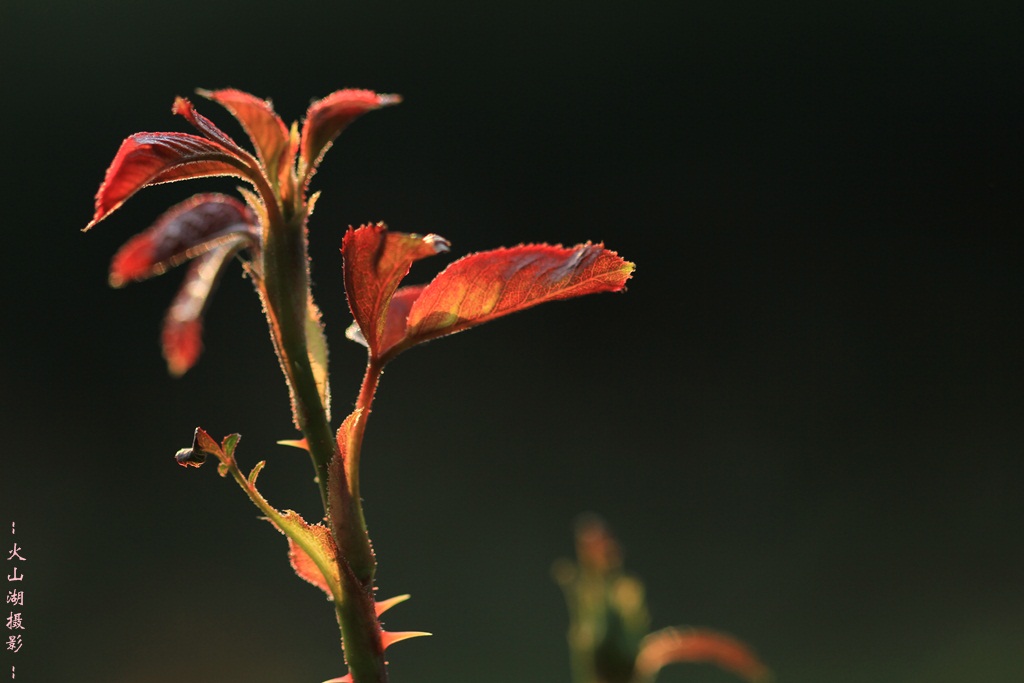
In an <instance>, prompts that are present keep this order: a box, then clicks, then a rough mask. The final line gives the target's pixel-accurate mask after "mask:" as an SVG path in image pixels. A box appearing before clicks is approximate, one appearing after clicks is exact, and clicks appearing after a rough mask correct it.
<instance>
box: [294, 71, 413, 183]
mask: <svg viewBox="0 0 1024 683" xmlns="http://www.w3.org/2000/svg"><path fill="white" fill-rule="evenodd" d="M401 101H402V98H401V97H400V96H398V95H378V94H377V93H375V92H373V91H372V90H351V89H350V90H338V91H336V92H333V93H331V94H330V95H328V96H327V97H325V98H323V99H322V100H317V101H316V102H314V103H313V104H311V105H310V107H309V109H308V110H307V111H306V120H305V122H304V123H303V124H302V137H301V139H302V143H301V148H300V149H301V157H300V158H301V159H302V163H303V164H304V168H305V177H304V178H303V179H302V180H303V182H304V183H308V182H309V178H310V177H311V176H312V175H313V173H314V172H315V171H316V167H317V165H318V164H319V163H320V160H321V159H322V158H323V156H324V154H326V153H327V150H328V148H330V146H331V143H333V142H334V138H336V137H338V134H339V133H341V131H342V130H344V128H345V127H346V126H348V124H350V123H352V122H353V121H355V120H356V119H357V118H359V117H360V116H362V115H363V114H365V113H366V112H368V111H373V110H374V109H379V108H381V107H386V106H388V105H391V104H398V103H399V102H401Z"/></svg>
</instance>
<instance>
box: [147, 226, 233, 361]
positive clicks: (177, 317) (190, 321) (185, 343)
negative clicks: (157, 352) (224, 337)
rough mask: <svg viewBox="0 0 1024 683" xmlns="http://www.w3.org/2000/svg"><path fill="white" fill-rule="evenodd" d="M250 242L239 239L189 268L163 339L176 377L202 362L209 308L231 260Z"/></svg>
mask: <svg viewBox="0 0 1024 683" xmlns="http://www.w3.org/2000/svg"><path fill="white" fill-rule="evenodd" d="M246 241H247V240H246V239H245V238H241V237H235V238H234V239H232V241H230V242H226V243H224V244H221V245H220V246H217V247H215V248H214V249H213V250H211V251H208V252H206V253H205V254H203V255H202V256H199V257H198V258H196V259H195V260H194V261H193V262H192V264H191V265H190V266H189V269H188V272H187V273H186V274H185V281H184V282H183V283H182V285H181V289H180V290H178V294H177V296H175V297H174V301H173V303H171V307H170V308H169V309H168V310H167V315H166V317H165V318H164V327H163V334H162V336H161V341H162V346H163V351H164V358H165V359H166V360H167V368H168V370H169V371H170V373H171V374H172V375H175V376H181V375H183V374H185V372H187V371H188V369H189V368H191V367H192V366H193V365H195V363H196V360H198V359H199V354H200V353H201V352H202V350H203V342H202V332H203V313H204V312H205V310H206V304H207V302H208V301H209V298H210V294H211V293H212V292H213V290H214V288H215V287H216V286H217V282H218V281H219V280H220V276H221V273H222V272H223V271H224V266H225V264H226V263H227V261H228V259H230V258H231V257H232V256H234V255H235V254H236V253H237V252H238V250H239V249H242V248H243V247H244V246H245V244H246Z"/></svg>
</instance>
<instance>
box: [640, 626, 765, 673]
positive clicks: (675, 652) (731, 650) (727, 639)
mask: <svg viewBox="0 0 1024 683" xmlns="http://www.w3.org/2000/svg"><path fill="white" fill-rule="evenodd" d="M673 662H706V663H709V664H715V665H717V666H719V667H721V668H722V669H725V670H726V671H731V672H733V673H734V674H736V675H738V676H741V677H743V678H745V679H747V680H748V681H751V683H757V682H759V681H766V680H769V679H770V673H769V671H768V668H767V667H766V666H765V665H764V664H762V663H761V661H760V660H759V659H758V658H757V657H756V656H755V655H754V653H753V652H751V651H750V649H749V648H748V647H747V646H746V645H744V644H743V643H741V642H740V641H738V640H736V639H735V638H733V637H731V636H727V635H725V634H724V633H716V632H715V631H710V630H707V629H686V630H680V629H675V628H666V629H662V630H661V631H656V632H655V633H652V634H650V635H648V636H647V637H646V638H644V640H643V642H642V643H641V645H640V654H639V655H638V656H637V659H636V668H637V671H638V672H639V673H640V674H641V675H643V676H645V677H653V676H654V675H655V674H657V672H658V671H659V670H660V669H661V668H662V667H664V666H666V665H668V664H671V663H673Z"/></svg>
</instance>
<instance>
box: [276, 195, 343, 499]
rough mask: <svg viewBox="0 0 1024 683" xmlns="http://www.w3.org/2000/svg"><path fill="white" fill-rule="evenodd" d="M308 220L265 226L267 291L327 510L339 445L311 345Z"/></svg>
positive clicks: (295, 404)
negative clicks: (308, 340) (308, 337)
mask: <svg viewBox="0 0 1024 683" xmlns="http://www.w3.org/2000/svg"><path fill="white" fill-rule="evenodd" d="M305 220H306V216H305V213H302V212H299V213H296V214H294V215H293V216H292V217H291V219H290V220H288V221H287V222H285V221H282V223H281V225H275V226H271V229H269V230H267V231H266V236H265V239H264V245H263V294H264V297H265V299H266V300H265V307H266V309H267V310H266V313H267V316H268V318H269V320H270V325H271V335H272V336H273V338H274V343H275V346H276V347H277V352H278V357H279V358H280V361H281V368H282V370H283V371H284V374H285V378H286V379H287V381H288V388H289V391H290V393H291V401H292V411H293V414H294V417H295V421H296V426H297V427H298V428H299V429H300V430H301V431H302V433H303V435H304V436H305V437H306V443H307V448H308V450H309V455H310V458H311V459H312V460H313V468H314V469H315V470H316V481H317V484H318V485H319V488H320V499H321V502H322V503H323V506H324V513H325V515H326V514H328V512H329V500H330V496H329V493H328V486H329V478H330V477H329V474H328V468H329V466H330V462H331V460H332V459H333V458H334V453H335V451H336V450H337V444H336V443H335V440H334V433H333V431H332V430H331V425H330V422H329V420H328V418H327V409H326V407H325V406H324V404H323V401H322V400H321V398H320V390H319V388H318V387H317V384H316V378H315V376H314V374H313V367H312V365H311V363H310V360H309V352H308V350H307V349H308V347H307V343H306V316H307V315H308V314H309V313H308V308H307V307H308V302H309V297H310V287H309V258H308V256H307V247H306V226H305Z"/></svg>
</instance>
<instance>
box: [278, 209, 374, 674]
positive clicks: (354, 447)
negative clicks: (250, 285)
mask: <svg viewBox="0 0 1024 683" xmlns="http://www.w3.org/2000/svg"><path fill="white" fill-rule="evenodd" d="M305 219H306V213H305V211H296V212H293V214H292V215H291V216H289V217H288V218H287V219H286V220H284V219H283V220H282V223H281V225H273V226H271V229H269V230H267V231H266V234H265V236H264V245H263V286H262V293H263V296H264V305H265V308H266V313H267V316H268V319H269V321H270V326H271V336H272V337H273V339H274V344H275V346H276V347H277V352H278V357H279V358H280V361H281V367H282V369H283V371H284V374H285V377H286V379H287V381H288V387H289V391H290V393H291V400H292V410H293V414H294V418H295V422H296V426H297V427H298V428H299V429H300V430H302V433H303V435H304V436H305V437H306V444H307V448H308V450H309V454H310V457H311V459H312V461H313V466H314V469H315V470H316V480H317V483H318V485H319V488H320V497H321V499H322V501H323V504H324V512H325V515H326V516H327V517H329V518H330V520H331V528H332V534H333V535H334V540H335V543H336V544H337V546H338V565H339V567H338V569H339V574H340V578H341V595H340V600H335V606H336V610H337V614H338V622H339V626H340V627H341V634H342V643H343V648H344V651H345V659H346V662H347V663H348V666H349V671H350V672H351V673H352V676H353V679H354V681H355V683H386V681H387V669H386V666H385V662H384V649H383V645H382V643H381V635H380V634H381V631H380V623H379V621H378V620H377V613H376V609H375V603H374V599H373V579H374V573H375V570H376V560H375V559H374V555H373V549H372V546H371V545H370V538H369V535H368V534H367V531H366V522H365V519H364V516H363V509H362V502H361V501H360V499H359V496H358V490H359V487H358V459H359V451H360V449H361V446H362V437H363V433H364V431H365V423H366V418H367V416H368V415H369V411H370V404H371V403H372V401H373V394H374V392H375V390H376V384H377V378H378V377H379V376H380V369H379V368H377V369H376V370H375V371H374V372H372V373H371V372H370V370H369V369H368V371H367V377H368V379H366V380H364V382H363V388H362V390H361V391H360V397H359V401H358V402H357V408H362V411H361V412H359V413H358V414H357V417H356V424H355V425H354V428H353V429H352V431H351V438H350V439H349V440H348V443H347V446H348V449H347V450H348V454H349V457H347V458H343V457H342V453H341V451H340V449H339V448H338V444H337V441H336V438H335V435H334V433H333V430H332V429H331V425H330V421H329V419H328V417H327V410H326V407H325V406H324V404H323V400H322V399H321V396H320V390H319V388H318V387H317V383H316V379H315V375H314V373H313V367H312V364H311V362H310V357H309V348H308V342H307V339H306V317H307V316H308V315H309V313H308V302H309V300H310V285H309V264H308V261H309V258H308V247H307V243H306V225H305ZM352 462H354V463H356V467H355V469H350V468H349V464H350V463H352ZM347 470H349V471H351V473H352V477H351V478H350V476H349V473H348V471H347ZM353 479H354V480H355V484H354V486H353Z"/></svg>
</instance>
